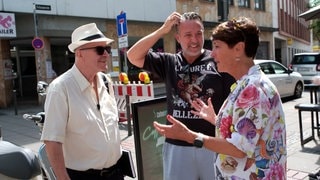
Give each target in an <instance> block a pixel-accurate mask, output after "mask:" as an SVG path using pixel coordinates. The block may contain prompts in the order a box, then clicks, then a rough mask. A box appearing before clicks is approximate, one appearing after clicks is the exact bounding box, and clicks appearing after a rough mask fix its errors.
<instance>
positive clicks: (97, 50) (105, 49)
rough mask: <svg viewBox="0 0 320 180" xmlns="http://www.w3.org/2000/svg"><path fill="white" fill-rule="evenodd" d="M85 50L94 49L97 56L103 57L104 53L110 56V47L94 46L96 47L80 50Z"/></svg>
mask: <svg viewBox="0 0 320 180" xmlns="http://www.w3.org/2000/svg"><path fill="white" fill-rule="evenodd" d="M86 49H95V50H96V52H97V54H98V55H99V56H101V55H103V54H104V51H107V53H108V54H111V46H105V47H103V46H96V47H89V48H83V49H80V50H86Z"/></svg>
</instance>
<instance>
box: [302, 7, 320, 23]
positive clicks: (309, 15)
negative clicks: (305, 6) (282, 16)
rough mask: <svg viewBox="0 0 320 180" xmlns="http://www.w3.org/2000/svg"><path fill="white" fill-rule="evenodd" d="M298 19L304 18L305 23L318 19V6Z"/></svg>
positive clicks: (319, 14)
mask: <svg viewBox="0 0 320 180" xmlns="http://www.w3.org/2000/svg"><path fill="white" fill-rule="evenodd" d="M299 17H301V18H304V19H305V20H306V21H308V20H312V19H317V18H320V5H318V6H316V7H313V8H311V9H309V10H308V11H306V12H304V13H302V14H300V15H299Z"/></svg>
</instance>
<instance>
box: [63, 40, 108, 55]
mask: <svg viewBox="0 0 320 180" xmlns="http://www.w3.org/2000/svg"><path fill="white" fill-rule="evenodd" d="M94 42H106V45H108V44H110V43H112V42H114V40H113V39H109V38H106V37H104V38H98V39H94V40H91V41H77V42H73V43H71V44H69V45H68V48H69V50H70V51H71V52H73V53H74V50H75V49H77V48H78V47H80V46H83V45H85V44H89V43H94Z"/></svg>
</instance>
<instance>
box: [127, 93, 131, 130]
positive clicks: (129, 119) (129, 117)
mask: <svg viewBox="0 0 320 180" xmlns="http://www.w3.org/2000/svg"><path fill="white" fill-rule="evenodd" d="M126 110H127V122H128V136H131V135H132V130H131V112H130V97H129V95H126Z"/></svg>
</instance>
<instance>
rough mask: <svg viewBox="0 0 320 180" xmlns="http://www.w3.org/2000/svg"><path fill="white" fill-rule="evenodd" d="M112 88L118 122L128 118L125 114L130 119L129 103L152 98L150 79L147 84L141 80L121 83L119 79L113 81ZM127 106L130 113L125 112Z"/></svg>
mask: <svg viewBox="0 0 320 180" xmlns="http://www.w3.org/2000/svg"><path fill="white" fill-rule="evenodd" d="M113 89H114V95H115V98H116V101H117V106H118V111H119V121H120V122H123V121H127V120H128V117H127V116H128V115H127V114H130V119H131V115H132V113H131V112H132V111H131V103H134V102H137V101H141V100H147V99H153V98H154V89H153V83H152V81H151V82H150V83H148V84H144V83H141V81H138V82H137V83H136V82H133V83H130V82H129V83H128V84H123V83H122V82H121V81H115V82H114V83H113ZM126 95H128V96H129V104H127V103H126ZM127 107H129V111H130V113H127Z"/></svg>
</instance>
